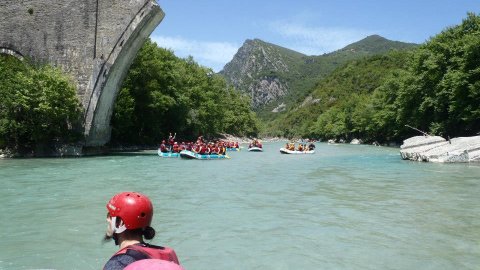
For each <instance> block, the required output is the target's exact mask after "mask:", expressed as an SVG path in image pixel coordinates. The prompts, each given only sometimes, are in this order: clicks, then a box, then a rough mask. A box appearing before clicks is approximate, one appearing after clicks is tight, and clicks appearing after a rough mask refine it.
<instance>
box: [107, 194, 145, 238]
mask: <svg viewBox="0 0 480 270" xmlns="http://www.w3.org/2000/svg"><path fill="white" fill-rule="evenodd" d="M107 210H108V213H109V214H110V216H111V217H120V218H121V219H122V220H123V223H125V227H126V229H129V230H131V229H139V228H144V227H147V226H150V223H151V222H152V217H153V206H152V202H151V201H150V199H149V198H148V197H147V196H145V195H143V194H141V193H138V192H122V193H119V194H117V195H115V196H113V197H112V198H111V199H110V201H109V202H108V203H107ZM118 233H120V232H118Z"/></svg>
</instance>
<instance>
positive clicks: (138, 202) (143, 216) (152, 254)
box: [103, 192, 180, 270]
mask: <svg viewBox="0 0 480 270" xmlns="http://www.w3.org/2000/svg"><path fill="white" fill-rule="evenodd" d="M107 210H108V212H107V224H108V225H107V232H106V234H105V238H104V240H105V241H110V240H111V239H113V240H114V241H115V245H118V246H119V247H120V249H119V250H118V251H117V252H116V253H115V254H114V255H113V256H112V257H111V258H110V260H108V262H107V263H106V264H105V266H104V268H103V269H104V270H123V269H124V268H125V267H126V266H128V265H129V264H131V263H133V262H135V261H139V260H143V259H160V260H165V261H170V262H173V263H176V264H178V265H180V263H179V262H178V258H177V254H176V253H175V251H174V250H173V249H171V248H168V247H161V246H154V245H150V244H147V243H145V242H144V240H143V239H144V238H145V239H146V240H150V239H153V237H154V236H155V230H154V229H153V228H152V227H150V224H151V222H152V217H153V206H152V202H151V201H150V199H149V198H148V197H147V196H145V195H143V194H141V193H138V192H122V193H119V194H116V195H115V196H113V197H112V198H111V199H110V201H109V202H108V203H107Z"/></svg>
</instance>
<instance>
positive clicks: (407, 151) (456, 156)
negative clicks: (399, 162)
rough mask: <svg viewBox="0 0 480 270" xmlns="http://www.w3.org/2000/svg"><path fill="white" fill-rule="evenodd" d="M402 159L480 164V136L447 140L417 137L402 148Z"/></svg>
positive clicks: (438, 137)
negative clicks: (479, 162)
mask: <svg viewBox="0 0 480 270" xmlns="http://www.w3.org/2000/svg"><path fill="white" fill-rule="evenodd" d="M400 155H401V156H402V159H408V160H414V161H426V162H441V163H450V162H478V161H480V136H475V137H459V138H453V139H449V140H446V139H444V138H442V137H440V136H415V137H412V138H409V139H407V140H405V141H403V144H402V146H400Z"/></svg>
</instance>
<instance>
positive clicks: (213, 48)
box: [151, 36, 240, 72]
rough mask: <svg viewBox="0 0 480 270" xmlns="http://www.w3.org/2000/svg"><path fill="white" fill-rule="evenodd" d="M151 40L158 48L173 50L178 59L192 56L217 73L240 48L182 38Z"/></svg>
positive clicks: (160, 37)
mask: <svg viewBox="0 0 480 270" xmlns="http://www.w3.org/2000/svg"><path fill="white" fill-rule="evenodd" d="M151 39H152V41H154V42H156V43H157V45H158V46H160V47H162V48H167V49H171V50H173V51H174V53H175V55H176V56H178V57H182V58H183V57H188V56H192V57H193V59H194V60H195V61H196V62H197V63H199V64H201V65H203V66H206V67H209V68H212V69H213V71H215V72H218V71H220V70H221V69H223V67H224V66H225V64H226V63H228V62H230V61H231V60H232V58H233V56H234V55H235V53H236V52H237V50H238V48H239V47H240V46H238V45H237V44H233V43H228V42H208V41H197V40H188V39H184V38H181V37H166V36H152V37H151Z"/></svg>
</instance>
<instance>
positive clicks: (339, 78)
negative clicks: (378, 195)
mask: <svg viewBox="0 0 480 270" xmlns="http://www.w3.org/2000/svg"><path fill="white" fill-rule="evenodd" d="M479 57H480V18H479V16H477V15H475V14H468V17H467V18H466V19H465V20H464V21H463V22H462V23H461V24H460V25H458V26H456V27H451V28H448V29H446V30H444V31H443V32H442V33H440V34H438V35H437V36H435V37H433V38H431V39H430V40H429V41H427V42H426V43H425V44H423V45H422V46H420V47H419V48H418V49H414V50H412V51H409V52H408V51H397V52H390V53H388V54H386V55H381V56H373V57H369V58H365V59H363V60H358V61H353V62H350V63H348V64H346V65H344V66H342V67H341V68H339V69H337V70H336V71H335V72H333V73H332V74H331V75H329V76H328V77H327V78H325V79H323V80H321V81H320V82H319V83H318V85H317V86H316V88H315V90H314V91H313V92H312V94H310V95H309V96H308V97H307V98H306V99H305V100H303V101H302V102H301V103H299V104H298V105H297V106H295V107H294V108H293V109H291V110H289V111H288V112H286V113H284V114H283V115H282V116H281V117H280V118H279V119H278V120H276V121H274V122H271V123H268V125H267V129H266V134H270V135H281V136H287V137H292V136H301V137H316V138H323V139H330V138H337V139H340V138H343V139H346V140H349V139H352V138H361V139H363V140H365V141H367V142H371V141H379V142H390V141H397V142H400V141H401V140H403V139H405V138H406V137H409V136H412V135H418V134H419V133H418V132H417V131H414V130H412V129H410V128H408V127H406V126H405V125H410V126H414V127H416V128H418V129H421V130H424V131H426V132H429V133H432V134H436V135H443V136H445V137H447V136H451V137H453V136H468V135H476V134H477V133H478V132H479V131H480V105H479V104H480V62H479V61H478V59H480V58H479Z"/></svg>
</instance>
